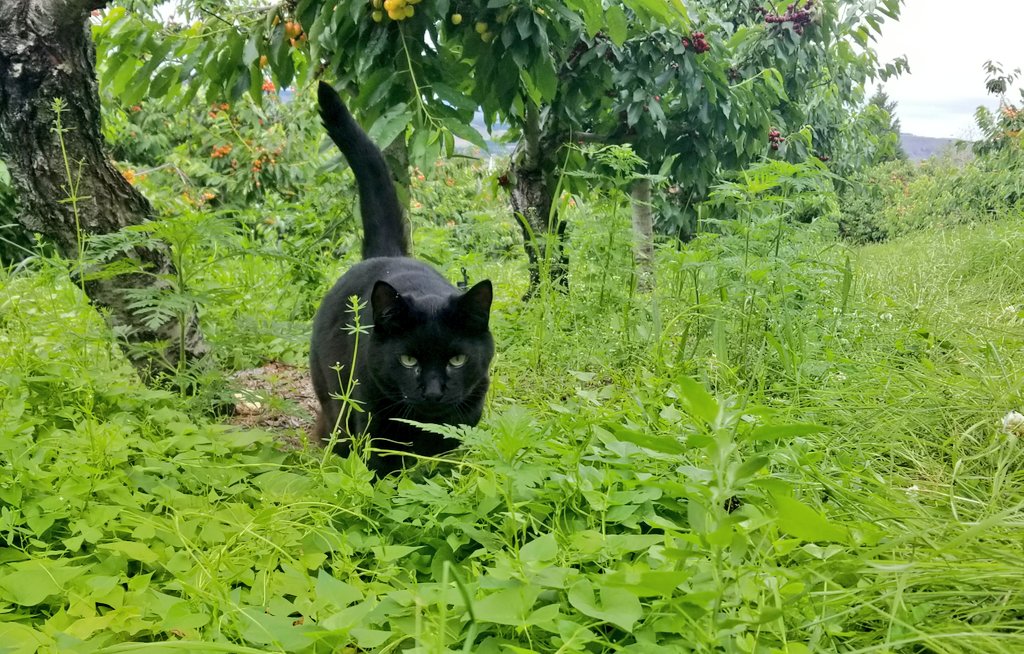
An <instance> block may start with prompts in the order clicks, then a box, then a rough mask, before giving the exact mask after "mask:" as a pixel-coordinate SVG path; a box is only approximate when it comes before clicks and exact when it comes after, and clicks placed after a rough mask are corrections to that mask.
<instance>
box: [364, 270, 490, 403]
mask: <svg viewBox="0 0 1024 654" xmlns="http://www.w3.org/2000/svg"><path fill="white" fill-rule="evenodd" d="M491 297H492V290H491V283H490V282H489V281H484V282H480V283H479V284H477V285H476V286H474V287H473V288H471V289H470V290H468V291H466V292H465V293H464V294H462V295H458V296H455V297H451V298H445V299H441V298H434V299H432V300H430V301H424V300H420V301H413V300H411V299H408V298H405V297H403V296H401V295H399V294H398V293H397V292H396V291H395V289H394V288H393V287H392V286H391V285H389V284H387V283H386V282H377V284H376V286H375V287H374V289H373V294H372V296H371V307H372V309H373V324H374V327H373V338H372V340H371V351H370V355H369V356H370V361H369V363H370V365H371V373H372V374H373V377H374V380H375V381H376V382H377V385H378V386H379V387H380V388H381V389H382V390H383V391H384V392H385V393H386V394H387V395H388V400H389V401H391V402H395V403H396V405H397V404H398V403H400V404H401V405H402V407H403V408H406V409H411V413H410V415H408V416H407V417H409V418H414V419H422V420H434V421H444V422H452V421H455V422H460V421H462V420H463V419H465V417H466V415H468V414H467V412H468V411H469V410H470V408H471V407H470V406H469V404H470V403H472V404H474V405H475V404H478V403H479V397H477V396H478V395H479V392H480V391H481V384H486V381H487V372H488V368H489V367H490V363H491V359H492V358H493V357H494V340H493V338H492V337H491V334H490V331H489V330H488V319H489V315H490V308H491ZM483 388H486V387H485V386H484V387H483ZM474 393H476V395H474ZM397 408H398V407H397V406H396V409H397Z"/></svg>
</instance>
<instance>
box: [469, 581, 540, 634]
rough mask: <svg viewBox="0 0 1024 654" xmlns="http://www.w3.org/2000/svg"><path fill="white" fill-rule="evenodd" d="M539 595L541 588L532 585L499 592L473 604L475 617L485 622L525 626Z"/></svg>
mask: <svg viewBox="0 0 1024 654" xmlns="http://www.w3.org/2000/svg"><path fill="white" fill-rule="evenodd" d="M538 595H540V588H538V587H536V586H530V585H524V586H518V587H516V588H506V589H504V590H499V591H498V592H496V593H492V594H490V595H488V596H487V597H484V598H483V599H481V600H479V601H475V602H473V615H474V616H475V617H476V619H477V620H480V621H483V622H493V623H494V624H507V625H512V626H519V625H525V624H527V620H528V619H529V616H530V613H531V610H532V609H533V605H534V603H535V602H536V601H537V596H538Z"/></svg>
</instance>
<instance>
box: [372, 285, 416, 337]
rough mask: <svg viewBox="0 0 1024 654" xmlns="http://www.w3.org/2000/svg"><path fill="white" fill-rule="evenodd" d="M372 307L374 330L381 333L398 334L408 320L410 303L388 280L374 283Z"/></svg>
mask: <svg viewBox="0 0 1024 654" xmlns="http://www.w3.org/2000/svg"><path fill="white" fill-rule="evenodd" d="M370 308H371V309H372V310H373V330H374V332H377V333H379V334H384V335H389V334H397V333H399V332H401V331H402V330H403V329H404V328H405V325H406V323H407V322H408V317H409V305H408V303H407V302H406V301H405V298H403V297H402V296H401V295H399V293H398V291H396V290H395V287H394V286H392V285H391V284H388V283H387V282H384V281H378V282H377V283H376V284H374V285H373V293H371V294H370Z"/></svg>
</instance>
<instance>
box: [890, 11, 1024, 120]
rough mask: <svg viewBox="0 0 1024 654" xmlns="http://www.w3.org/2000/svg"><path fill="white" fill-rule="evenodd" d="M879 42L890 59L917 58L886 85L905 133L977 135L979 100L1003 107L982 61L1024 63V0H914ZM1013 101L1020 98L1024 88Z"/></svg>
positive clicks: (1008, 65) (1011, 65)
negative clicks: (989, 85)
mask: <svg viewBox="0 0 1024 654" xmlns="http://www.w3.org/2000/svg"><path fill="white" fill-rule="evenodd" d="M877 48H878V53H879V55H880V56H881V57H882V59H883V60H891V59H893V58H895V57H898V56H900V55H906V56H907V58H908V60H909V62H910V74H905V75H903V76H902V77H900V78H898V79H895V80H889V81H888V82H886V84H885V90H886V92H887V93H888V94H889V97H890V98H891V99H893V100H895V101H896V102H897V103H898V107H897V108H896V114H897V117H898V118H899V119H900V121H901V123H902V129H903V131H904V132H910V133H911V134H917V135H918V136H936V137H954V138H966V137H970V136H971V135H972V133H973V125H974V120H973V115H974V110H975V109H977V107H978V105H981V104H984V105H987V106H989V107H995V106H996V100H995V98H994V97H993V96H989V95H986V94H985V74H984V72H982V68H981V67H982V64H984V63H985V62H986V61H987V60H989V59H994V60H996V61H1000V62H1002V64H1003V67H1004V69H1006V70H1012V69H1014V68H1024V0H971V1H970V2H964V1H963V0H958V1H954V0H906V2H905V5H904V9H903V12H902V14H901V17H900V21H899V22H898V23H892V22H889V23H887V24H885V25H884V26H883V28H882V37H881V39H880V40H879V42H878V44H877ZM1010 99H1011V100H1017V101H1019V100H1020V94H1019V92H1017V91H1014V92H1013V93H1012V94H1011V95H1010Z"/></svg>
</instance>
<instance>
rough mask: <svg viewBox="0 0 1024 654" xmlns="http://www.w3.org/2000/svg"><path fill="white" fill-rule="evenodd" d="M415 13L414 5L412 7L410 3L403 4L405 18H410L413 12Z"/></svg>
mask: <svg viewBox="0 0 1024 654" xmlns="http://www.w3.org/2000/svg"><path fill="white" fill-rule="evenodd" d="M415 13H416V8H415V7H413V6H412V5H406V6H405V17H406V18H412V17H413V14H415Z"/></svg>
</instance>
